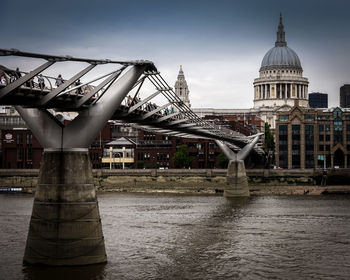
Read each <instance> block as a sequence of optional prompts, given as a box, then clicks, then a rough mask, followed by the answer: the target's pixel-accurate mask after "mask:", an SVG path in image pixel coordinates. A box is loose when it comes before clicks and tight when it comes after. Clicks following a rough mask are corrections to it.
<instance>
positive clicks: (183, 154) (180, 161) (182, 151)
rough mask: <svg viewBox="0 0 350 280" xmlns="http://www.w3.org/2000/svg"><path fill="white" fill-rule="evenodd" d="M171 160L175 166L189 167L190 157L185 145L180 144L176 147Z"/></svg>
mask: <svg viewBox="0 0 350 280" xmlns="http://www.w3.org/2000/svg"><path fill="white" fill-rule="evenodd" d="M173 162H174V165H175V167H177V168H183V167H186V168H187V167H189V166H190V165H191V163H192V159H191V158H190V156H189V154H188V150H187V146H186V145H181V146H177V147H176V153H175V154H174V156H173Z"/></svg>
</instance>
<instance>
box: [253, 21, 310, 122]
mask: <svg viewBox="0 0 350 280" xmlns="http://www.w3.org/2000/svg"><path fill="white" fill-rule="evenodd" d="M259 74H260V75H259V78H256V79H255V80H254V108H261V107H279V106H283V105H289V106H290V107H292V106H293V105H294V101H295V100H299V105H300V106H302V107H307V105H308V103H307V99H308V96H307V92H308V84H309V82H308V79H307V78H305V77H303V68H302V67H301V63H300V60H299V57H298V55H297V54H296V52H295V51H293V50H292V49H291V48H290V47H288V46H287V42H286V40H285V32H284V26H283V23H282V16H280V22H279V25H278V30H277V40H276V42H275V46H274V47H273V48H271V49H270V50H269V51H268V52H267V53H266V54H265V56H264V58H263V60H262V62H261V67H260V70H259ZM266 121H267V122H269V121H268V120H266ZM269 123H270V122H269ZM270 124H271V123H270Z"/></svg>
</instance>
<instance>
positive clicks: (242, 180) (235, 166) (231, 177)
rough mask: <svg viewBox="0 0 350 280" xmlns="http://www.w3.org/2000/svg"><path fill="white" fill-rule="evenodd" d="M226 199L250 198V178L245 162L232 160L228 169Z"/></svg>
mask: <svg viewBox="0 0 350 280" xmlns="http://www.w3.org/2000/svg"><path fill="white" fill-rule="evenodd" d="M224 196H225V197H242V196H243V197H247V196H250V193H249V187H248V177H247V174H246V172H245V166H244V161H243V160H237V161H236V160H230V162H229V164H228V168H227V175H226V186H225V189H224Z"/></svg>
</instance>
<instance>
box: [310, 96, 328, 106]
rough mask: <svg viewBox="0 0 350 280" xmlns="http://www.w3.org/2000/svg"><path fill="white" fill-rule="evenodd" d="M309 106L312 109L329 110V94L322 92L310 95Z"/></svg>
mask: <svg viewBox="0 0 350 280" xmlns="http://www.w3.org/2000/svg"><path fill="white" fill-rule="evenodd" d="M309 106H310V107H311V108H328V94H327V93H320V92H313V93H309Z"/></svg>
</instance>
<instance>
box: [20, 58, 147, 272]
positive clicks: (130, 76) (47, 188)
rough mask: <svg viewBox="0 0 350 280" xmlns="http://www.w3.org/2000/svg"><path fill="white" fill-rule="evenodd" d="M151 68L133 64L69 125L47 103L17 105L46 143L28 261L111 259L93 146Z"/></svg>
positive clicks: (65, 262) (64, 262)
mask: <svg viewBox="0 0 350 280" xmlns="http://www.w3.org/2000/svg"><path fill="white" fill-rule="evenodd" d="M146 68H147V65H135V66H133V67H132V68H131V69H129V71H128V72H127V73H126V74H124V75H123V76H122V77H121V78H119V79H118V80H116V81H115V82H114V83H112V84H111V85H110V86H109V87H108V89H107V90H106V91H105V92H104V94H103V95H102V96H101V97H100V99H99V100H98V102H96V104H94V106H90V107H87V108H86V109H84V110H81V111H79V115H78V116H77V117H76V118H75V119H74V120H73V121H71V122H70V123H69V124H67V125H65V124H63V123H61V122H59V121H58V120H57V119H56V117H55V116H54V115H52V114H51V113H50V112H49V111H48V110H46V109H37V108H24V107H19V106H18V107H16V110H17V111H18V112H19V113H20V115H21V116H22V118H23V119H24V120H25V122H26V124H27V125H28V126H29V128H30V129H31V130H32V132H33V133H34V135H35V136H36V137H37V139H38V140H39V142H40V144H41V145H42V146H43V147H44V154H43V157H42V162H41V166H40V173H39V180H38V186H37V188H36V193H35V199H34V205H33V212H32V217H31V220H30V226H29V233H28V238H27V244H26V249H25V254H24V258H23V261H24V263H27V264H44V265H87V264H96V263H103V262H106V261H107V256H106V250H105V244H104V237H103V233H102V225H101V218H100V214H99V208H98V202H97V198H96V192H95V186H94V182H93V175H92V168H91V161H90V157H89V154H88V148H89V146H90V145H91V143H92V142H93V140H94V139H95V137H96V135H98V133H99V132H100V131H101V129H102V128H103V127H104V125H105V123H106V122H107V121H108V120H109V119H110V118H111V117H112V115H113V114H114V112H115V110H116V109H117V108H118V107H119V106H120V104H121V102H122V100H123V99H124V98H125V96H126V95H127V94H128V92H129V91H130V90H131V89H132V87H133V85H134V84H135V83H136V81H137V80H138V78H139V77H140V76H141V75H142V73H143V72H144V71H145V70H146Z"/></svg>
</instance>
